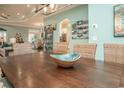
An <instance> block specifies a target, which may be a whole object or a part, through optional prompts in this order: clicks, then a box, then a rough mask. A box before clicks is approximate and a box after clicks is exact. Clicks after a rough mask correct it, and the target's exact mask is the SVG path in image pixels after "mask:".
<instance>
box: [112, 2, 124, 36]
mask: <svg viewBox="0 0 124 93" xmlns="http://www.w3.org/2000/svg"><path fill="white" fill-rule="evenodd" d="M114 36H115V37H124V5H122V4H119V5H116V6H114Z"/></svg>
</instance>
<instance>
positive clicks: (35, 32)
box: [28, 29, 40, 43]
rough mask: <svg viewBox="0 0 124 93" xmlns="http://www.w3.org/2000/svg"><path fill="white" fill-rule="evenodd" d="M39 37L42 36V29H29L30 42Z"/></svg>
mask: <svg viewBox="0 0 124 93" xmlns="http://www.w3.org/2000/svg"><path fill="white" fill-rule="evenodd" d="M39 38H40V31H39V30H33V29H30V30H29V34H28V41H29V42H30V43H31V42H33V41H36V40H37V39H39Z"/></svg>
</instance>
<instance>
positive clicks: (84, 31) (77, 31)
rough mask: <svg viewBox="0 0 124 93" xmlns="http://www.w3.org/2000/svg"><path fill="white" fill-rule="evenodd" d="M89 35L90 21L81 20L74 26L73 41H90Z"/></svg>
mask: <svg viewBox="0 0 124 93" xmlns="http://www.w3.org/2000/svg"><path fill="white" fill-rule="evenodd" d="M88 34H89V31H88V20H80V21H76V22H74V23H73V24H72V39H88V38H89V37H88Z"/></svg>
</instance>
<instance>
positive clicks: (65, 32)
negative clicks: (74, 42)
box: [59, 19, 71, 44]
mask: <svg viewBox="0 0 124 93" xmlns="http://www.w3.org/2000/svg"><path fill="white" fill-rule="evenodd" d="M70 29H71V28H70V20H69V19H64V20H62V21H61V22H60V30H59V31H60V34H59V37H60V38H59V41H60V42H65V43H68V44H69V42H70Z"/></svg>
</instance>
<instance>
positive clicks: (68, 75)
mask: <svg viewBox="0 0 124 93" xmlns="http://www.w3.org/2000/svg"><path fill="white" fill-rule="evenodd" d="M0 65H1V67H2V70H3V72H4V73H5V75H6V76H7V78H8V79H9V80H10V82H11V83H12V84H13V86H14V87H21V88H23V87H26V88H28V87H32V88H33V87H38V88H46V87H47V88H52V87H56V88H58V87H62V88H66V87H67V88H87V87H88V88H89V87H90V88H91V87H93V88H94V87H95V88H96V87H98V88H99V87H103V88H104V87H105V88H111V87H115V88H116V87H124V65H122V64H117V63H104V62H101V61H95V60H92V59H86V58H81V59H79V60H78V62H77V64H75V65H74V67H73V68H68V69H64V68H60V67H57V65H56V64H55V63H54V62H52V60H51V59H50V58H49V56H48V55H46V54H43V53H42V54H40V53H36V54H26V55H20V56H13V57H8V58H7V59H6V60H4V59H2V60H0Z"/></svg>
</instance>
